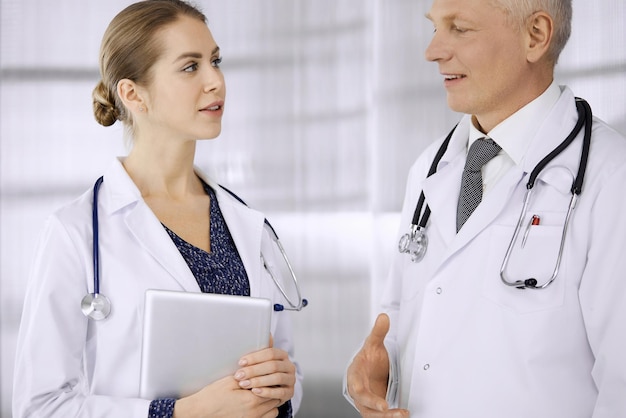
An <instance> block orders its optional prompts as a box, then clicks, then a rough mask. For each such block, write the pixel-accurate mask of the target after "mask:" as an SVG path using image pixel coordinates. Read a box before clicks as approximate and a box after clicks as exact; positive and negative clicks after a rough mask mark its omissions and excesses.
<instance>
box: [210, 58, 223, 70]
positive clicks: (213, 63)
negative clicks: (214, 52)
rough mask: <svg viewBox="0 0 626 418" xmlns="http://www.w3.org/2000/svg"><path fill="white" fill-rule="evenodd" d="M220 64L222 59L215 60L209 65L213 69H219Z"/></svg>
mask: <svg viewBox="0 0 626 418" xmlns="http://www.w3.org/2000/svg"><path fill="white" fill-rule="evenodd" d="M221 63H222V57H219V58H215V59H214V60H213V61H211V65H212V66H213V67H215V68H219V66H220V64H221Z"/></svg>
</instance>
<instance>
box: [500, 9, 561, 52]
mask: <svg viewBox="0 0 626 418" xmlns="http://www.w3.org/2000/svg"><path fill="white" fill-rule="evenodd" d="M492 1H493V4H494V6H496V7H499V8H501V9H502V10H504V12H505V13H506V14H507V15H508V17H509V18H510V19H511V22H512V23H513V24H514V25H517V26H518V27H519V28H520V29H521V28H523V27H524V26H525V25H526V23H527V19H528V17H529V16H531V15H532V14H533V13H536V12H538V11H544V12H546V13H548V14H549V15H550V17H552V20H553V22H554V34H553V37H552V43H551V44H550V49H549V50H548V54H549V58H550V59H551V60H552V61H553V63H554V64H556V62H557V61H558V59H559V55H561V52H562V51H563V48H565V44H567V41H568V39H569V37H570V34H571V32H572V0H492Z"/></svg>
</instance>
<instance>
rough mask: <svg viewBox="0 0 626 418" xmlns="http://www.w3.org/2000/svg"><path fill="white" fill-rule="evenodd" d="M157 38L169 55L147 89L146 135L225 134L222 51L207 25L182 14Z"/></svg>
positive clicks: (186, 137)
mask: <svg viewBox="0 0 626 418" xmlns="http://www.w3.org/2000/svg"><path fill="white" fill-rule="evenodd" d="M155 36H157V37H158V40H159V41H160V42H161V45H162V48H163V50H162V51H163V52H162V55H161V57H160V58H159V59H158V60H157V61H156V62H155V64H154V65H153V67H152V69H151V82H150V84H149V86H147V88H145V89H144V91H143V96H144V98H145V100H146V118H145V121H146V122H147V123H145V124H143V125H144V126H140V127H139V130H140V132H141V133H143V132H144V131H149V132H150V134H151V136H155V135H158V136H160V137H166V138H168V139H170V138H179V139H182V140H196V139H211V138H215V137H217V136H218V135H219V134H220V131H221V128H222V114H223V112H224V99H225V96H226V86H225V84H224V75H223V74H222V71H221V70H220V68H219V64H220V61H221V58H220V49H219V47H218V46H217V44H216V43H215V40H214V39H213V36H212V35H211V32H210V31H209V28H208V27H207V25H206V24H204V22H202V21H200V20H197V19H194V18H190V17H187V16H181V17H180V18H179V19H178V20H177V21H176V22H174V23H172V24H170V25H168V26H166V27H165V28H163V30H161V31H159V32H158V33H157V34H156V35H155Z"/></svg>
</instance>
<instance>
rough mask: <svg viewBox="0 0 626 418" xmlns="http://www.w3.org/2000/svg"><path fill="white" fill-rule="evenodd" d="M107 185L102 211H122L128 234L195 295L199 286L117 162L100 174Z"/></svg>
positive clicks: (165, 232) (163, 229) (183, 286)
mask: <svg viewBox="0 0 626 418" xmlns="http://www.w3.org/2000/svg"><path fill="white" fill-rule="evenodd" d="M104 184H106V185H107V187H106V189H105V190H106V193H107V196H106V197H107V199H106V202H107V203H106V204H107V206H106V210H107V214H111V213H113V212H115V211H118V210H124V211H125V212H126V213H125V216H124V220H125V222H126V226H127V227H128V230H129V232H130V233H131V234H132V235H133V236H134V237H135V239H136V240H137V241H138V243H139V244H140V245H141V246H142V247H143V248H144V249H145V250H146V251H147V252H148V253H149V254H150V255H151V256H152V258H153V259H154V261H155V262H156V263H157V264H159V265H160V266H161V267H162V268H163V269H164V270H166V271H167V272H168V273H169V275H170V276H171V277H172V278H173V279H174V280H175V281H176V282H178V284H179V285H180V286H181V288H182V289H183V290H186V291H192V292H194V291H195V292H198V291H199V287H198V284H197V282H196V279H195V278H194V276H193V274H192V273H191V270H190V269H189V266H187V263H186V262H185V260H184V258H183V257H182V256H181V254H180V252H179V251H178V248H176V245H175V244H174V242H173V241H172V240H171V238H170V237H169V235H168V233H167V231H166V230H165V228H163V225H162V224H161V222H159V220H158V219H157V217H156V216H155V215H154V213H153V212H152V210H150V208H149V207H148V206H147V205H146V203H145V202H144V201H143V199H142V198H141V193H140V192H139V190H138V189H137V187H136V186H135V184H134V183H133V181H132V180H131V178H130V177H129V176H128V174H127V173H126V171H125V170H124V167H123V166H122V164H121V162H120V161H118V160H116V161H115V164H114V165H113V166H112V167H111V168H110V169H109V170H108V171H107V172H106V174H105V175H104Z"/></svg>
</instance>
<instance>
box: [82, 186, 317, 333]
mask: <svg viewBox="0 0 626 418" xmlns="http://www.w3.org/2000/svg"><path fill="white" fill-rule="evenodd" d="M103 180H104V177H100V178H98V180H96V183H95V184H94V186H93V203H92V230H93V245H92V249H93V293H87V294H86V295H85V297H84V298H83V299H82V300H81V302H80V307H81V310H82V311H83V314H85V316H87V317H89V318H91V319H94V320H96V321H99V320H102V319H105V318H106V317H108V316H109V314H110V313H111V301H110V300H109V298H107V297H106V296H104V295H103V294H102V293H100V249H99V239H98V231H99V228H98V191H99V190H100V185H101V184H102V181H103ZM220 187H221V188H222V189H224V190H225V191H226V192H228V193H229V194H230V195H231V196H233V197H234V198H235V199H237V200H238V201H239V202H241V203H242V204H244V205H246V203H245V202H244V201H243V200H242V199H241V198H240V197H239V196H237V195H236V194H234V193H233V192H231V191H230V190H228V189H227V188H225V187H223V186H220ZM246 206H247V205H246ZM264 226H265V228H266V229H267V231H268V232H269V235H270V237H271V238H272V240H273V241H274V242H275V243H276V245H277V246H278V249H279V250H280V253H281V255H282V257H283V260H284V261H285V264H286V265H287V268H288V270H289V273H290V275H291V279H292V280H293V284H294V289H295V291H296V297H297V300H296V301H293V300H292V299H291V298H290V297H289V296H288V295H287V291H286V290H285V287H284V286H283V285H281V283H280V282H279V281H278V279H276V277H275V276H274V273H273V272H272V269H271V268H270V267H269V266H268V264H267V262H266V261H265V257H264V256H263V253H261V261H262V263H263V267H264V268H265V270H266V271H267V272H268V273H269V275H270V277H271V278H272V281H273V282H274V284H275V285H276V287H277V288H278V290H279V291H280V293H281V295H282V296H283V297H284V298H285V300H286V301H287V304H286V305H283V304H280V303H275V304H274V311H276V312H280V311H300V310H302V308H304V307H305V306H307V305H308V304H309V302H308V301H307V300H306V299H304V298H302V295H301V293H300V286H299V284H298V279H297V278H296V274H295V272H294V271H293V267H292V266H291V263H290V262H289V258H288V257H287V253H286V252H285V249H284V248H283V245H282V244H281V242H280V240H279V239H278V235H277V234H276V231H275V230H274V228H273V227H272V225H271V224H270V223H269V221H268V220H267V219H265V220H264Z"/></svg>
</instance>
